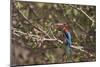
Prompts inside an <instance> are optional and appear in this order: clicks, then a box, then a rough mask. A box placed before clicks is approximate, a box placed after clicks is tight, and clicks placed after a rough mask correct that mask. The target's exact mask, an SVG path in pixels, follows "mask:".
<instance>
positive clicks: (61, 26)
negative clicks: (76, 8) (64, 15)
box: [55, 23, 72, 62]
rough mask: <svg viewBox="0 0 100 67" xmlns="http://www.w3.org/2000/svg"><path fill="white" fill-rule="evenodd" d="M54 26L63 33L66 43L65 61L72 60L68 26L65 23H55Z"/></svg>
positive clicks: (70, 37) (70, 36)
mask: <svg viewBox="0 0 100 67" xmlns="http://www.w3.org/2000/svg"><path fill="white" fill-rule="evenodd" d="M55 27H56V28H57V29H58V30H60V31H63V32H64V35H65V44H66V54H67V62H72V50H71V45H72V35H71V32H70V30H69V26H68V25H67V24H66V23H57V24H55Z"/></svg>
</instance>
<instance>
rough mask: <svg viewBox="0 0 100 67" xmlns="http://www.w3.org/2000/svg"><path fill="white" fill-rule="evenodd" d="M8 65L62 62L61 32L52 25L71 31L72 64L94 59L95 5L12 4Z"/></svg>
mask: <svg viewBox="0 0 100 67" xmlns="http://www.w3.org/2000/svg"><path fill="white" fill-rule="evenodd" d="M11 12H12V14H11V18H12V22H11V46H12V48H11V49H12V50H11V52H12V54H11V56H12V57H11V63H12V64H15V65H27V64H50V63H66V62H67V55H66V52H65V49H66V48H65V47H66V45H65V43H64V36H63V33H62V32H61V31H59V30H57V29H56V28H55V27H54V26H53V25H54V24H55V23H58V22H62V23H63V22H64V23H67V24H68V25H69V26H70V29H71V32H72V41H73V45H76V46H82V47H83V48H84V50H85V52H84V51H80V50H77V49H72V60H73V62H90V61H95V60H96V6H92V5H73V4H58V3H56V4H55V3H39V2H24V1H13V2H12V6H11Z"/></svg>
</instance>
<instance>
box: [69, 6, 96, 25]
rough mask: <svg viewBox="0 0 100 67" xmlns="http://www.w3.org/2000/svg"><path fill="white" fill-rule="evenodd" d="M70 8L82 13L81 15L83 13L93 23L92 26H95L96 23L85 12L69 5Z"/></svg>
mask: <svg viewBox="0 0 100 67" xmlns="http://www.w3.org/2000/svg"><path fill="white" fill-rule="evenodd" d="M69 6H70V7H72V8H74V9H76V10H78V11H80V12H81V13H83V14H84V15H85V16H86V17H87V18H88V19H89V20H90V21H91V22H92V24H94V22H95V21H94V20H93V19H92V18H91V17H90V16H89V15H88V14H87V13H86V12H85V11H84V10H82V8H77V7H75V6H72V5H69Z"/></svg>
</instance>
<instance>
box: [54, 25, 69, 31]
mask: <svg viewBox="0 0 100 67" xmlns="http://www.w3.org/2000/svg"><path fill="white" fill-rule="evenodd" d="M54 27H55V28H56V29H58V30H59V31H69V26H68V24H66V23H56V24H54Z"/></svg>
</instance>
